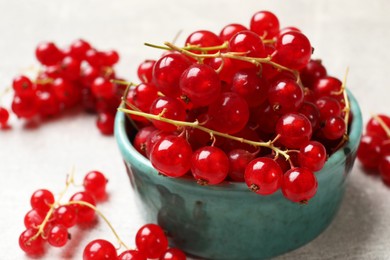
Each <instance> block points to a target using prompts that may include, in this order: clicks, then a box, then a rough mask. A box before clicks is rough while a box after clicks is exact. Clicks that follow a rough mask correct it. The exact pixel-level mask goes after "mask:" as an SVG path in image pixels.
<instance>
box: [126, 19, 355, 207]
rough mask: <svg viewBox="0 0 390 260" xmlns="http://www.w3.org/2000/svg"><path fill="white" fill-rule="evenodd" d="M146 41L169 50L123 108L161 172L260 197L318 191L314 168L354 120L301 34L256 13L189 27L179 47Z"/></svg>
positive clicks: (337, 84) (148, 66) (145, 68)
mask: <svg viewBox="0 0 390 260" xmlns="http://www.w3.org/2000/svg"><path fill="white" fill-rule="evenodd" d="M147 45H149V46H151V47H155V48H161V49H164V50H167V52H165V53H164V54H163V56H162V57H161V58H159V59H157V60H146V61H144V62H142V63H141V64H140V65H139V68H138V76H139V79H140V80H141V82H142V83H141V84H139V85H135V86H132V87H130V88H129V89H128V90H127V91H126V93H125V96H126V106H127V109H122V111H125V112H126V113H128V114H129V117H130V118H131V119H132V120H133V122H135V123H136V124H137V125H138V126H139V131H138V133H137V135H136V136H135V139H134V147H135V148H136V149H137V150H138V151H139V152H141V153H142V154H143V155H145V156H146V157H148V158H149V159H150V161H151V163H152V165H153V166H154V167H155V168H156V169H157V170H158V171H159V172H160V173H162V174H163V175H165V176H169V177H180V176H184V175H186V174H187V173H188V172H191V173H192V175H193V177H194V178H195V179H196V180H197V182H198V183H200V184H218V183H221V182H222V181H224V180H233V181H245V182H246V184H247V185H248V187H249V188H250V189H251V190H252V191H254V192H256V193H258V194H261V195H269V194H272V193H274V192H276V191H277V190H279V189H280V188H281V190H282V192H283V194H284V195H285V196H286V198H288V199H289V200H291V201H294V202H307V201H308V200H309V199H310V198H312V197H313V196H314V195H315V193H316V190H317V180H316V176H315V174H314V172H316V171H319V170H320V169H321V168H322V167H323V165H324V163H325V161H326V159H327V156H329V154H331V153H332V152H333V151H334V150H337V149H338V148H339V147H340V146H341V145H342V144H343V143H344V141H345V140H346V139H347V138H346V137H347V136H346V135H347V124H348V122H349V121H350V119H351V118H350V114H349V111H350V108H349V101H348V98H347V94H346V90H345V86H344V84H342V82H341V81H340V80H339V79H337V78H335V77H332V76H329V75H327V72H326V69H325V67H324V66H323V65H322V64H321V62H320V61H319V60H312V59H311V55H312V52H313V48H312V47H311V44H310V42H309V40H308V38H307V37H306V36H305V35H304V34H303V33H302V32H301V31H300V30H299V29H297V28H293V27H287V28H283V29H280V27H279V21H278V18H277V17H276V16H275V15H274V14H273V13H271V12H267V11H260V12H257V13H255V14H254V15H253V17H252V19H251V21H250V26H249V28H247V27H245V26H244V25H241V24H229V25H227V26H225V27H224V28H223V29H222V30H221V32H220V34H219V35H216V34H214V33H213V32H211V31H206V30H200V31H196V32H193V33H191V34H190V35H189V36H188V37H187V39H186V42H185V47H183V48H180V47H178V46H176V45H174V44H172V43H169V42H166V43H165V46H157V45H152V44H147ZM264 140H265V141H264Z"/></svg>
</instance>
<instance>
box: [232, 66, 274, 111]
mask: <svg viewBox="0 0 390 260" xmlns="http://www.w3.org/2000/svg"><path fill="white" fill-rule="evenodd" d="M231 91H233V92H235V93H237V94H239V95H240V96H241V97H243V98H244V99H245V100H246V102H247V103H248V106H249V107H257V106H259V105H260V104H262V103H263V102H264V101H265V100H266V99H267V96H268V84H267V82H266V81H265V80H264V78H261V77H258V76H257V71H256V70H255V69H244V70H239V71H237V73H236V74H234V77H233V81H232V86H231Z"/></svg>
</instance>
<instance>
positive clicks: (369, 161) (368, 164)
mask: <svg viewBox="0 0 390 260" xmlns="http://www.w3.org/2000/svg"><path fill="white" fill-rule="evenodd" d="M383 140H384V138H383V137H382V136H379V135H373V134H366V135H363V136H362V139H361V140H360V144H359V148H358V151H357V158H358V159H359V160H360V162H361V163H362V165H363V167H364V168H366V169H372V170H376V169H378V165H379V162H380V158H381V145H382V142H383Z"/></svg>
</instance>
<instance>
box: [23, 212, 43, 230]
mask: <svg viewBox="0 0 390 260" xmlns="http://www.w3.org/2000/svg"><path fill="white" fill-rule="evenodd" d="M44 218H45V215H44V214H42V213H40V212H39V211H37V210H36V209H31V210H30V211H29V212H27V214H26V215H25V216H24V226H25V227H26V228H35V229H37V228H38V226H39V225H40V224H41V223H42V222H43V219H44Z"/></svg>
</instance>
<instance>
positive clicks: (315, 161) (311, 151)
mask: <svg viewBox="0 0 390 260" xmlns="http://www.w3.org/2000/svg"><path fill="white" fill-rule="evenodd" d="M298 159H299V165H300V166H301V167H305V168H307V169H309V170H311V171H313V172H316V171H319V170H321V169H322V167H323V166H324V164H325V161H326V149H325V147H324V145H323V144H321V143H320V142H316V141H310V142H308V143H307V144H305V145H304V146H302V147H301V149H300V151H299V153H298Z"/></svg>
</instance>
